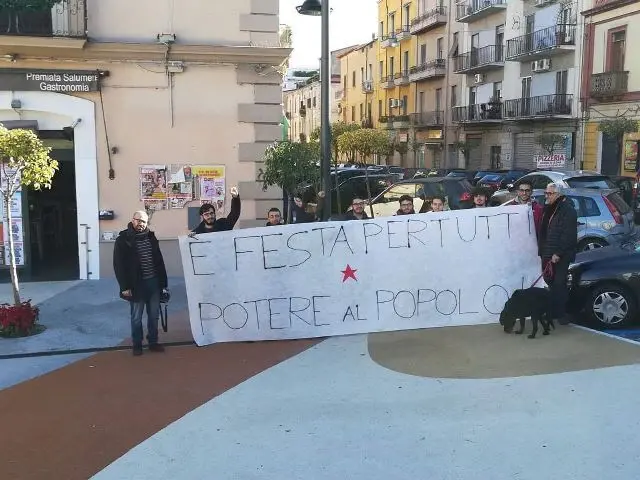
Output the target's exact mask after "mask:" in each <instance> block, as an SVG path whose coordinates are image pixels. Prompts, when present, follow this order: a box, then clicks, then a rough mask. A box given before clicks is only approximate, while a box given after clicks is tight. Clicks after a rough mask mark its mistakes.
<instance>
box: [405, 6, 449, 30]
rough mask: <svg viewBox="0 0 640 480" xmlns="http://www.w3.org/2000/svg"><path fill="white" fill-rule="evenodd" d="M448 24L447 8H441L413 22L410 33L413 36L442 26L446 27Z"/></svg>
mask: <svg viewBox="0 0 640 480" xmlns="http://www.w3.org/2000/svg"><path fill="white" fill-rule="evenodd" d="M446 23H447V7H445V6H440V7H436V8H434V9H433V10H429V11H428V12H426V13H423V14H422V15H420V16H418V17H416V18H414V19H413V20H411V26H410V31H411V34H412V35H417V34H418V33H421V32H428V31H429V30H433V29H434V28H436V27H439V26H440V25H446Z"/></svg>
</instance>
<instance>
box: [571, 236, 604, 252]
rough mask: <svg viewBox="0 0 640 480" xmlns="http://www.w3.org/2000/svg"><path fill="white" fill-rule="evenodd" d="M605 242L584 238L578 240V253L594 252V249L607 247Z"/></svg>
mask: <svg viewBox="0 0 640 480" xmlns="http://www.w3.org/2000/svg"><path fill="white" fill-rule="evenodd" d="M608 245H609V243H607V241H606V240H602V239H601V238H584V239H582V240H580V243H578V251H579V252H586V251H587V250H594V249H596V248H602V247H606V246H608Z"/></svg>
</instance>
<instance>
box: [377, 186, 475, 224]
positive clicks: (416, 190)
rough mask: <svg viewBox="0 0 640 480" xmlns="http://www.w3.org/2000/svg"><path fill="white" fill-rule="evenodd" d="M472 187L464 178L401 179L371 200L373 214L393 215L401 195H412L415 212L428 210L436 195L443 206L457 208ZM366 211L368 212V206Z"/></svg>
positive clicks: (381, 215)
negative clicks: (442, 199)
mask: <svg viewBox="0 0 640 480" xmlns="http://www.w3.org/2000/svg"><path fill="white" fill-rule="evenodd" d="M472 188H473V187H472V186H471V184H470V183H469V181H468V180H467V179H466V178H451V177H423V178H414V179H412V180H403V181H401V182H398V183H396V184H394V185H392V186H391V187H389V188H387V189H386V190H385V191H384V192H382V193H381V194H380V195H378V196H377V197H376V198H374V199H373V200H372V202H371V203H372V207H373V214H374V216H375V217H389V216H392V215H395V213H396V212H397V211H398V209H399V208H400V205H399V203H398V201H399V199H400V197H401V196H402V195H411V196H412V197H413V199H414V200H413V206H414V209H415V211H416V212H420V211H428V209H429V207H430V204H431V199H432V198H433V197H435V196H437V195H440V196H443V197H444V198H445V208H446V207H448V208H449V209H450V210H458V209H460V208H461V202H462V201H464V199H465V198H467V197H468V195H469V192H471V189H472ZM425 203H426V204H425ZM423 207H424V208H423ZM366 211H367V213H370V209H369V208H368V207H367V210H366Z"/></svg>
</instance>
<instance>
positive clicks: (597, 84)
mask: <svg viewBox="0 0 640 480" xmlns="http://www.w3.org/2000/svg"><path fill="white" fill-rule="evenodd" d="M628 85H629V72H604V73H594V74H593V75H591V96H592V97H595V98H602V97H612V96H616V95H621V94H623V93H627V88H628Z"/></svg>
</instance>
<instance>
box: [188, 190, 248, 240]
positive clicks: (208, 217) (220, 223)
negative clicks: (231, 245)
mask: <svg viewBox="0 0 640 480" xmlns="http://www.w3.org/2000/svg"><path fill="white" fill-rule="evenodd" d="M240 207H241V205H240V195H239V194H238V189H237V188H236V187H233V188H232V189H231V211H230V212H229V215H228V216H227V218H217V219H216V208H215V207H214V206H213V205H211V204H210V203H205V204H204V205H202V206H201V207H200V219H201V222H200V224H199V225H198V226H197V227H196V228H194V229H193V230H192V232H193V233H211V232H225V231H228V230H233V227H235V225H236V222H237V221H238V218H240Z"/></svg>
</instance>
